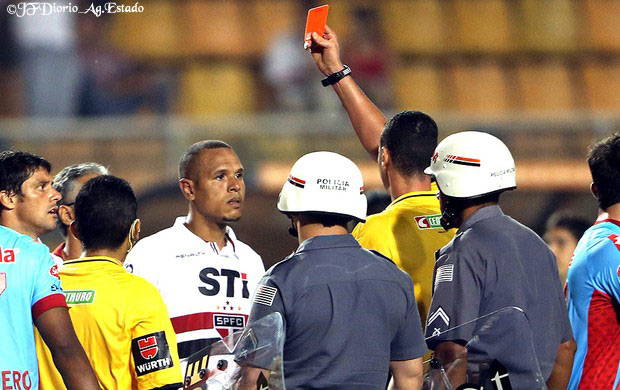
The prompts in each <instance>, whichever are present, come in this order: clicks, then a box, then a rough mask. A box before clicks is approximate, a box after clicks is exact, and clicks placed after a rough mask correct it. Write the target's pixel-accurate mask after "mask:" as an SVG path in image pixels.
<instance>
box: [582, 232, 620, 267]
mask: <svg viewBox="0 0 620 390" xmlns="http://www.w3.org/2000/svg"><path fill="white" fill-rule="evenodd" d="M584 251H585V255H586V257H587V258H588V259H589V260H590V261H591V262H592V263H597V262H598V260H599V259H618V258H620V232H616V231H614V230H612V229H607V228H605V227H600V228H598V229H594V230H593V231H592V234H590V235H589V236H588V240H587V242H586V245H585V248H584Z"/></svg>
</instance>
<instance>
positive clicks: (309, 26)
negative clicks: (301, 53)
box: [304, 4, 329, 46]
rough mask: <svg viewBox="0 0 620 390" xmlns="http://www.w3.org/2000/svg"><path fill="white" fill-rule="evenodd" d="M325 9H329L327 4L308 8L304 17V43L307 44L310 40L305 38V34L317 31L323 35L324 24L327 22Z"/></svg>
mask: <svg viewBox="0 0 620 390" xmlns="http://www.w3.org/2000/svg"><path fill="white" fill-rule="evenodd" d="M327 11H329V5H327V4H326V5H322V6H320V7H316V8H310V9H309V10H308V18H307V19H306V32H305V33H304V42H305V45H304V46H306V45H309V43H310V41H308V40H306V36H307V35H308V34H309V33H313V32H315V33H317V34H319V35H323V33H324V32H325V25H326V24H327Z"/></svg>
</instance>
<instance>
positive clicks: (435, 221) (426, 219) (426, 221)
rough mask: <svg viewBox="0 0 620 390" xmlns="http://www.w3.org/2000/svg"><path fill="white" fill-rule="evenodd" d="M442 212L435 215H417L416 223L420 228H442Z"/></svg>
mask: <svg viewBox="0 0 620 390" xmlns="http://www.w3.org/2000/svg"><path fill="white" fill-rule="evenodd" d="M440 220H441V214H434V215H422V216H420V217H415V222H416V225H417V226H418V229H420V230H427V229H442V227H441V223H440V222H439V221H440Z"/></svg>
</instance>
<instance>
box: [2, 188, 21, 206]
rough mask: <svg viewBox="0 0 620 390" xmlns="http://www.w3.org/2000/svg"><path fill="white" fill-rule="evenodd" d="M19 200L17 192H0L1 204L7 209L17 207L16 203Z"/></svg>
mask: <svg viewBox="0 0 620 390" xmlns="http://www.w3.org/2000/svg"><path fill="white" fill-rule="evenodd" d="M16 202H17V197H16V195H15V194H12V195H10V194H9V192H8V191H1V192H0V204H1V205H2V207H4V208H5V209H7V210H13V209H14V208H15V203H16Z"/></svg>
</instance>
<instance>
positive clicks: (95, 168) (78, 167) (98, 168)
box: [52, 162, 109, 237]
mask: <svg viewBox="0 0 620 390" xmlns="http://www.w3.org/2000/svg"><path fill="white" fill-rule="evenodd" d="M93 173H96V174H99V175H107V174H108V173H109V172H108V169H107V168H106V167H104V166H103V165H101V164H97V163H95V162H84V163H80V164H74V165H69V166H68V167H65V168H63V169H62V170H61V171H60V172H58V173H57V174H56V176H54V180H53V181H52V186H53V187H54V188H55V189H56V191H58V192H60V195H62V199H61V201H60V202H58V205H62V204H70V203H75V199H73V200H70V199H69V193H71V192H72V191H73V190H74V188H75V181H76V180H77V179H79V178H81V177H84V176H87V175H91V174H93ZM76 195H77V194H76ZM57 224H58V227H59V228H60V232H61V233H62V235H63V237H66V236H67V230H68V226H67V225H65V224H64V223H62V221H61V220H60V218H58V222H57Z"/></svg>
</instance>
